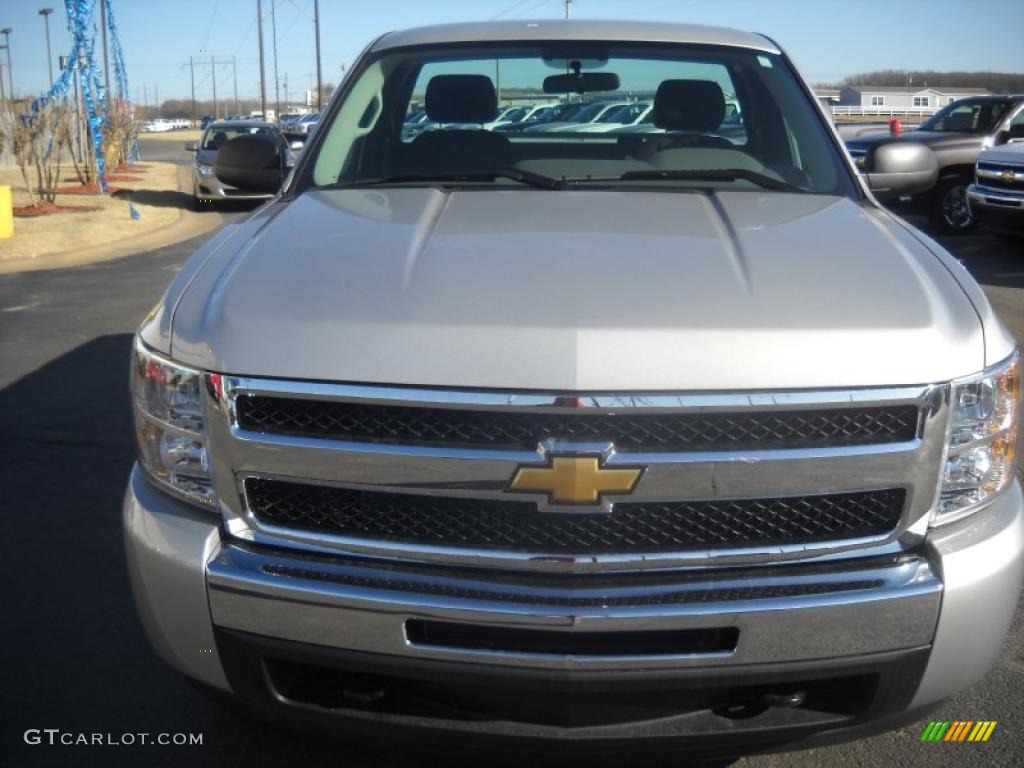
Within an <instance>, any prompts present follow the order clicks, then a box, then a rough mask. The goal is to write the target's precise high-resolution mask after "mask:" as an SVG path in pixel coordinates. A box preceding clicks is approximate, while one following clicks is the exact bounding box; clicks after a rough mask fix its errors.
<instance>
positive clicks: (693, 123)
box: [654, 80, 725, 133]
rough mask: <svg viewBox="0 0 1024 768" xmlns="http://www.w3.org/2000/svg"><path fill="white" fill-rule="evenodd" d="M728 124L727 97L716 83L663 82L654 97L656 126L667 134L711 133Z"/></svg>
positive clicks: (699, 81) (705, 81) (707, 81)
mask: <svg viewBox="0 0 1024 768" xmlns="http://www.w3.org/2000/svg"><path fill="white" fill-rule="evenodd" d="M723 120H725V96H723V95H722V86H720V85H719V84H718V83H716V82H715V81H714V80H664V81H662V83H661V85H659V86H658V92H657V93H656V94H655V96H654V124H655V125H656V126H658V127H659V128H664V129H665V130H667V131H697V132H700V133H708V132H710V131H713V130H715V129H717V128H718V126H720V125H721V124H722V121H723Z"/></svg>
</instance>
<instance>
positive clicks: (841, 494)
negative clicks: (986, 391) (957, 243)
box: [207, 377, 948, 573]
mask: <svg viewBox="0 0 1024 768" xmlns="http://www.w3.org/2000/svg"><path fill="white" fill-rule="evenodd" d="M207 394H208V397H209V398H210V400H209V409H210V417H211V418H210V425H211V430H210V453H211V456H212V458H213V467H214V482H215V486H216V489H217V493H218V498H219V499H220V503H221V508H222V510H223V512H224V515H225V522H226V528H227V530H228V532H229V533H230V534H232V535H233V536H235V537H237V538H238V539H241V540H248V541H253V542H257V543H269V544H274V545H278V546H281V545H284V546H289V547H297V548H301V549H306V550H309V551H314V552H333V553H342V554H350V555H360V556H371V557H375V558H386V559H391V560H395V561H405V562H418V563H435V564H437V563H441V564H445V565H460V564H461V565H472V566H475V567H495V568H517V569H523V568H527V569H530V570H538V571H565V572H571V573H578V572H598V571H609V572H613V571H623V570H643V569H648V568H662V567H670V566H673V565H691V564H695V563H696V564H699V563H707V562H725V561H726V560H727V561H728V562H730V563H736V564H740V563H760V562H772V561H778V560H794V559H800V558H807V557H816V556H820V555H827V554H830V553H838V552H842V551H844V550H850V549H857V550H858V551H872V552H883V551H893V550H895V551H899V550H900V549H903V548H906V547H908V546H913V545H914V544H916V543H918V542H920V540H921V539H922V537H923V534H924V531H925V528H926V524H927V519H926V518H927V514H928V512H929V511H930V509H931V506H932V504H933V503H934V500H935V494H936V488H937V480H938V468H939V466H940V463H941V460H942V451H943V445H944V439H945V432H946V419H947V414H948V402H947V400H948V387H947V386H946V385H935V386H927V385H923V386H917V387H900V388H885V389H871V390H867V389H865V390H845V391H820V392H761V393H744V394H660V393H659V394H641V395H628V396H627V395H621V394H597V395H592V394H586V393H583V394H579V395H575V394H574V395H568V396H567V395H564V394H560V395H544V394H535V393H507V392H462V391H454V390H453V391H439V390H427V389H417V388H399V387H374V386H351V385H333V384H319V383H305V382H295V381H283V380H267V379H251V378H234V377H223V378H222V388H221V390H219V391H216V390H214V389H213V388H211V389H210V391H209V392H208V393H207ZM566 454H569V455H573V454H577V455H578V454H585V455H594V454H597V455H600V457H601V462H602V466H603V467H607V468H612V469H614V468H616V467H636V466H641V467H642V468H643V474H642V476H641V479H640V480H639V482H638V483H637V484H636V485H635V487H634V489H633V490H632V492H631V493H630V492H626V493H621V494H618V495H615V494H612V495H610V496H608V497H602V503H603V506H602V507H601V508H582V509H573V508H566V507H565V506H564V505H563V506H559V505H557V504H555V505H552V504H551V503H550V502H551V500H550V499H547V498H545V497H535V496H533V495H532V493H527V494H522V493H518V492H517V493H514V494H513V493H510V492H509V488H510V481H511V478H512V477H513V475H514V474H515V473H516V472H517V470H518V469H519V468H522V467H534V466H535V467H546V466H549V465H550V461H551V459H552V457H553V456H563V455H566Z"/></svg>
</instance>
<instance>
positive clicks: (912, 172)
mask: <svg viewBox="0 0 1024 768" xmlns="http://www.w3.org/2000/svg"><path fill="white" fill-rule="evenodd" d="M864 178H865V180H866V181H867V183H868V187H870V188H871V191H872V192H874V193H875V195H876V196H877V197H879V198H881V199H891V198H895V197H902V196H903V195H915V194H917V193H919V192H926V191H927V190H929V189H931V188H932V187H934V186H935V182H936V181H937V180H938V178H939V162H938V160H937V159H936V157H935V153H934V152H932V150H931V149H930V148H929V147H926V146H925V145H924V144H918V143H916V142H912V141H894V142H891V143H889V144H880V145H878V146H876V147H874V148H873V149H872V150H869V151H868V154H867V156H866V157H865V158H864Z"/></svg>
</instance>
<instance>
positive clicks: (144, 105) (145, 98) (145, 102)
mask: <svg viewBox="0 0 1024 768" xmlns="http://www.w3.org/2000/svg"><path fill="white" fill-rule="evenodd" d="M82 86H83V87H84V86H85V83H84V82H83V83H82ZM142 108H143V109H145V110H146V118H147V119H148V118H149V97H148V95H147V94H146V84H145V83H143V84H142Z"/></svg>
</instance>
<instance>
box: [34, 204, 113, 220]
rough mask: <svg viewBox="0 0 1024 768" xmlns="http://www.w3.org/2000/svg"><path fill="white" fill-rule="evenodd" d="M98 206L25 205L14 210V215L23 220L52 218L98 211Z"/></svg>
mask: <svg viewBox="0 0 1024 768" xmlns="http://www.w3.org/2000/svg"><path fill="white" fill-rule="evenodd" d="M98 210H99V206H97V205H54V204H53V203H37V204H36V205H23V206H20V207H15V208H14V215H15V216H16V217H18V218H21V219H26V218H30V217H32V216H50V215H52V214H54V213H86V212H87V211H98Z"/></svg>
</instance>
